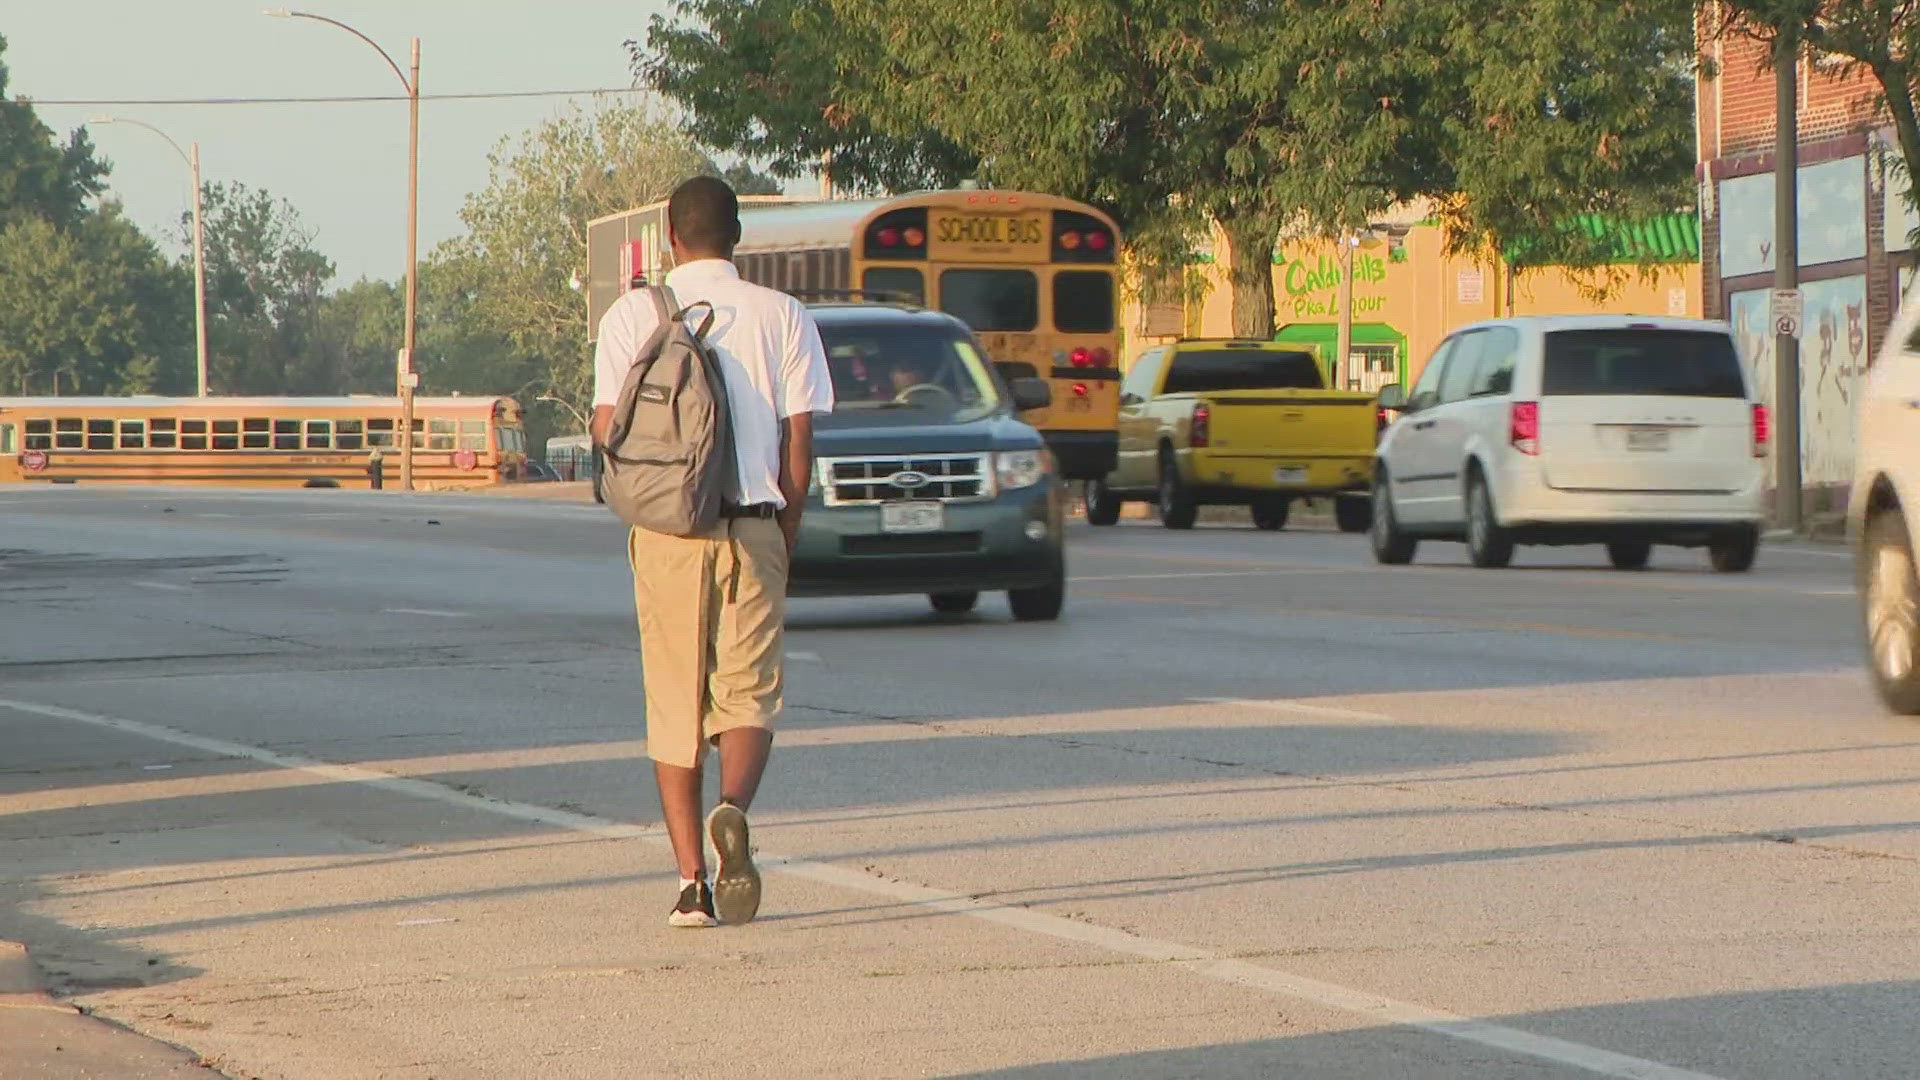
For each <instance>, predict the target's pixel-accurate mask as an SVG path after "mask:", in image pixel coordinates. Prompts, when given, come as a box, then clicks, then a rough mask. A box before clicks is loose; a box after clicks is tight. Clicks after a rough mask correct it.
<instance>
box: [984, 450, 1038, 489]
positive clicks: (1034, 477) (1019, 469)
mask: <svg viewBox="0 0 1920 1080" xmlns="http://www.w3.org/2000/svg"><path fill="white" fill-rule="evenodd" d="M993 460H994V469H995V472H996V473H997V474H998V477H999V480H1000V490H1002V491H1013V490H1015V489H1017V488H1023V487H1032V486H1033V485H1035V484H1037V483H1039V482H1040V481H1041V480H1042V479H1044V478H1045V477H1046V475H1047V456H1046V451H1044V450H1006V451H1002V452H1000V453H998V454H995V455H994V456H993Z"/></svg>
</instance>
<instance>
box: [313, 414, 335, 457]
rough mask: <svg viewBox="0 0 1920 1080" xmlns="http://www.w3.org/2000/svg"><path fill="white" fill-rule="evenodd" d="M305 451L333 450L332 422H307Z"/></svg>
mask: <svg viewBox="0 0 1920 1080" xmlns="http://www.w3.org/2000/svg"><path fill="white" fill-rule="evenodd" d="M307 449H309V450H331V449H333V421H331V420H309V421H307Z"/></svg>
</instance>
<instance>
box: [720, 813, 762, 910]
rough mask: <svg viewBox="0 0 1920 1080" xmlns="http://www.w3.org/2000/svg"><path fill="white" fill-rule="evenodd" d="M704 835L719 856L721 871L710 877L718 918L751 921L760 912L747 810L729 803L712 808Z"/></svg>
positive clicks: (758, 879) (758, 882)
mask: <svg viewBox="0 0 1920 1080" xmlns="http://www.w3.org/2000/svg"><path fill="white" fill-rule="evenodd" d="M707 835H708V836H710V837H712V838H713V850H714V851H715V852H716V853H717V854H718V855H719V857H720V872H719V873H718V874H716V875H715V876H714V879H713V900H714V905H715V906H716V907H717V908H718V909H719V912H720V921H721V922H724V923H727V924H728V925H737V924H739V923H745V922H752V921H753V917H754V915H756V914H758V913H759V911H760V871H758V870H756V869H754V867H753V850H752V848H751V846H750V845H749V844H748V842H747V815H746V812H745V811H743V810H741V809H740V808H739V807H737V806H735V805H733V804H732V803H730V802H723V803H721V804H720V805H719V806H716V807H714V808H713V813H711V814H708V815H707Z"/></svg>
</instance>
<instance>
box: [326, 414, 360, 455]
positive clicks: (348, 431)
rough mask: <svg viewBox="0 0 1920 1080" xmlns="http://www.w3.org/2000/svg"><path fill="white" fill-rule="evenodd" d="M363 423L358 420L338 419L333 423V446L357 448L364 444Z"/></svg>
mask: <svg viewBox="0 0 1920 1080" xmlns="http://www.w3.org/2000/svg"><path fill="white" fill-rule="evenodd" d="M364 431H365V425H364V422H363V421H360V420H340V421H336V422H335V423H334V425H333V447H334V449H336V450H358V449H360V448H361V447H362V446H363V445H364V444H365V438H364Z"/></svg>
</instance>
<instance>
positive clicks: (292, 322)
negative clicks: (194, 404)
mask: <svg viewBox="0 0 1920 1080" xmlns="http://www.w3.org/2000/svg"><path fill="white" fill-rule="evenodd" d="M201 202H202V217H203V220H204V223H205V233H206V237H205V246H206V272H207V339H208V354H209V367H210V368H211V370H210V371H209V373H208V382H209V384H210V385H211V388H212V391H213V392H214V393H218V394H332V393H341V392H343V391H344V389H345V388H344V387H341V386H340V385H339V384H338V382H337V381H336V378H335V374H336V373H335V372H334V370H333V369H332V368H331V367H330V366H329V365H327V364H326V363H325V362H324V360H323V357H322V356H321V354H320V352H319V351H317V350H316V349H315V348H314V345H315V341H314V333H315V328H316V325H317V324H318V322H319V318H320V308H321V305H322V302H323V297H324V293H325V290H326V287H327V284H328V282H330V281H331V280H332V279H333V273H334V271H333V263H332V261H331V260H329V259H328V258H327V257H326V256H324V255H322V254H320V253H319V252H318V251H316V250H314V248H313V246H312V243H313V236H312V234H311V233H309V232H308V231H307V229H306V226H305V225H304V224H302V223H301V221H300V214H299V211H297V210H295V209H294V207H293V206H292V204H290V203H288V202H287V201H286V200H284V199H277V198H275V197H274V196H273V195H272V194H271V193H269V192H266V191H262V190H259V189H257V188H251V187H248V186H247V185H245V184H242V183H238V182H224V183H210V184H207V185H206V187H205V189H204V190H203V192H202V195H201ZM180 229H181V238H182V241H183V242H184V243H191V237H192V229H193V221H192V217H191V215H182V217H181V222H180ZM396 330H397V325H396Z"/></svg>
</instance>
